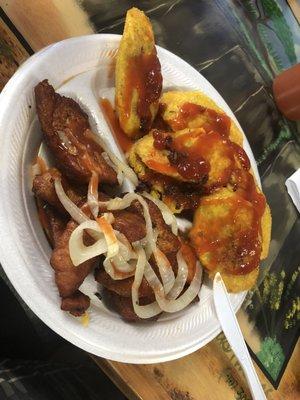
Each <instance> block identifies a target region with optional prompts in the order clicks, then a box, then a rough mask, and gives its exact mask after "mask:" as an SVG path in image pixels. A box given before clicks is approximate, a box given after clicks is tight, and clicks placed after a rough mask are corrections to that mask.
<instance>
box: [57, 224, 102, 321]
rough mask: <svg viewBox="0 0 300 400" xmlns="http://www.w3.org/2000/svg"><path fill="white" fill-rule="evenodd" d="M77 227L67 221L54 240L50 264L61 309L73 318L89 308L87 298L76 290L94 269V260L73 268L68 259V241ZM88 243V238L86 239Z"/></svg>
mask: <svg viewBox="0 0 300 400" xmlns="http://www.w3.org/2000/svg"><path fill="white" fill-rule="evenodd" d="M77 226H78V225H77V224H76V222H74V221H69V222H68V224H67V226H66V228H65V230H64V231H63V233H62V234H61V236H59V237H58V238H57V239H56V242H55V244H54V250H53V253H52V255H51V259H50V264H51V266H52V268H53V269H54V271H55V283H56V286H57V288H58V291H59V295H60V297H61V298H62V303H61V308H62V310H65V311H70V313H71V314H73V315H75V316H79V315H82V314H83V313H84V312H85V311H86V310H87V309H88V307H89V305H90V300H89V298H88V296H85V295H84V294H82V293H81V292H80V291H79V290H78V289H79V287H80V285H81V284H82V283H83V281H84V279H85V278H86V277H87V275H88V274H89V273H90V272H91V271H92V269H93V268H94V265H95V262H96V259H95V258H94V259H90V260H87V261H85V262H83V263H82V264H80V265H78V266H77V267H75V266H74V265H73V263H72V261H71V258H70V252H69V239H70V236H71V234H72V232H73V231H74V229H75V228H76V227H77ZM86 240H87V241H89V238H88V237H87V238H86Z"/></svg>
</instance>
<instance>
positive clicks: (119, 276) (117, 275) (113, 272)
mask: <svg viewBox="0 0 300 400" xmlns="http://www.w3.org/2000/svg"><path fill="white" fill-rule="evenodd" d="M103 267H104V269H105V271H106V272H107V273H108V275H109V276H110V277H111V278H112V279H114V280H116V281H118V280H123V279H126V278H129V277H131V276H133V275H134V273H135V272H134V271H130V272H121V271H117V269H116V267H115V265H114V263H113V261H112V259H111V258H106V259H105V260H104V262H103Z"/></svg>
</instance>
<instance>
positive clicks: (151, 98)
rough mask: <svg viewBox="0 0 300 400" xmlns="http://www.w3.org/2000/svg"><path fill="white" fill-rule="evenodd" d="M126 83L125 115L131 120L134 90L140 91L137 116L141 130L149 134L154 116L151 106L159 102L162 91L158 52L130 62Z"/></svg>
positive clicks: (140, 56) (143, 55)
mask: <svg viewBox="0 0 300 400" xmlns="http://www.w3.org/2000/svg"><path fill="white" fill-rule="evenodd" d="M126 77H127V80H126V82H125V85H126V90H125V113H126V115H127V118H129V115H130V112H131V102H132V97H133V92H134V90H137V91H138V94H139V99H138V104H137V114H138V116H139V117H140V130H141V131H142V132H147V131H148V130H149V129H150V126H151V122H152V116H151V112H150V105H151V104H152V103H155V102H158V100H159V97H160V94H161V89H162V76H161V66H160V62H159V59H158V57H157V54H156V50H155V49H154V51H153V52H152V53H151V54H144V53H142V54H141V55H139V56H137V57H134V58H132V59H131V60H130V63H129V66H128V70H127V75H126Z"/></svg>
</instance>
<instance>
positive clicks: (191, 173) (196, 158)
mask: <svg viewBox="0 0 300 400" xmlns="http://www.w3.org/2000/svg"><path fill="white" fill-rule="evenodd" d="M152 135H153V139H154V143H153V144H154V147H155V148H156V149H158V150H169V155H168V158H169V161H170V164H171V166H173V167H174V168H175V169H176V170H177V172H178V173H179V175H181V176H182V177H183V178H184V179H188V180H192V181H196V182H198V181H202V180H203V178H204V177H206V176H207V174H208V172H209V164H208V163H207V162H206V161H205V160H204V158H203V157H202V156H201V154H200V153H199V152H189V150H188V148H187V147H184V146H179V145H178V143H177V138H175V139H174V138H173V137H172V136H171V135H170V133H168V132H163V131H159V130H154V131H153V132H152ZM158 172H161V171H158Z"/></svg>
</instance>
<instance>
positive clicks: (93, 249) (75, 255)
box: [69, 220, 107, 266]
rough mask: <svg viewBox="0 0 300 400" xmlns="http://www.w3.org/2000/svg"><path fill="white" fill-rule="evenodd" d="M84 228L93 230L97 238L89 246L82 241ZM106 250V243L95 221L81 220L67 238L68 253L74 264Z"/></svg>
mask: <svg viewBox="0 0 300 400" xmlns="http://www.w3.org/2000/svg"><path fill="white" fill-rule="evenodd" d="M84 230H88V231H89V232H91V231H93V232H94V235H95V236H97V237H98V240H97V241H96V242H95V243H94V244H92V245H91V246H86V245H85V244H84V242H83V233H84ZM106 252H107V243H106V240H105V239H104V236H103V233H102V232H101V230H100V228H99V225H98V224H97V222H96V221H91V220H89V221H85V222H82V223H81V224H80V225H79V226H77V228H75V229H74V231H73V232H72V234H71V236H70V240H69V253H70V258H71V260H72V263H73V264H74V265H75V266H77V265H79V264H81V263H83V262H84V261H87V260H89V259H91V258H94V257H97V256H99V255H101V254H104V253H106Z"/></svg>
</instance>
